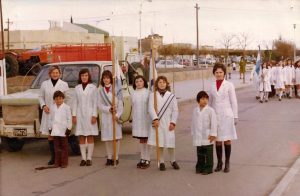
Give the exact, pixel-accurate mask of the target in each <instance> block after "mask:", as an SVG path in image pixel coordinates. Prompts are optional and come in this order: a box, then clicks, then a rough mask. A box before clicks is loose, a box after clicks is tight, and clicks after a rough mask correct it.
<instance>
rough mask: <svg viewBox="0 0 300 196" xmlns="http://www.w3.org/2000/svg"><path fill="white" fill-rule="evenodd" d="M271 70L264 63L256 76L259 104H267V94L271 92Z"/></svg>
mask: <svg viewBox="0 0 300 196" xmlns="http://www.w3.org/2000/svg"><path fill="white" fill-rule="evenodd" d="M270 77H271V70H270V69H269V68H268V64H267V63H266V62H264V63H263V64H262V65H261V69H260V71H259V74H258V78H259V91H260V103H263V102H264V100H265V102H268V101H269V99H268V97H269V92H271V83H270V82H271V81H270Z"/></svg>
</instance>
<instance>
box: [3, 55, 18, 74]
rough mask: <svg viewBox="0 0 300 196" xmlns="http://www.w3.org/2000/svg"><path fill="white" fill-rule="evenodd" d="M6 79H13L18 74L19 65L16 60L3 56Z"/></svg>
mask: <svg viewBox="0 0 300 196" xmlns="http://www.w3.org/2000/svg"><path fill="white" fill-rule="evenodd" d="M5 67H6V77H8V78H9V77H13V76H16V75H18V74H19V64H18V61H17V59H16V58H15V57H14V56H13V55H10V54H6V55H5Z"/></svg>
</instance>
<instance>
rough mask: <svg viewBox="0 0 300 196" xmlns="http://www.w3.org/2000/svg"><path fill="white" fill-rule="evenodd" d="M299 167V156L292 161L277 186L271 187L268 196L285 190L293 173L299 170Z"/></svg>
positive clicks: (276, 195) (277, 194)
mask: <svg viewBox="0 0 300 196" xmlns="http://www.w3.org/2000/svg"><path fill="white" fill-rule="evenodd" d="M299 169H300V157H298V159H297V160H296V161H295V162H294V164H293V165H292V167H291V168H290V169H289V171H288V172H287V173H286V174H285V175H284V176H283V178H282V179H281V180H280V182H279V183H278V184H277V186H276V187H275V188H274V189H273V191H272V192H271V194H270V195H269V196H280V195H283V193H284V192H285V191H286V189H287V188H288V186H289V185H290V183H291V182H292V180H293V179H294V177H295V175H296V174H297V173H298V172H299Z"/></svg>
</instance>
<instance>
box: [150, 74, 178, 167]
mask: <svg viewBox="0 0 300 196" xmlns="http://www.w3.org/2000/svg"><path fill="white" fill-rule="evenodd" d="M154 85H155V87H156V89H157V113H156V112H155V108H154V95H153V94H154V93H151V94H150V97H149V114H150V117H151V120H152V124H153V127H158V141H159V142H158V143H159V147H160V160H159V162H160V170H161V171H165V170H166V166H165V163H164V148H167V149H168V152H169V155H170V161H171V165H172V167H173V168H174V169H179V166H178V164H177V163H176V161H175V126H176V121H177V117H178V105H177V101H176V97H175V95H174V94H173V93H171V92H170V84H169V82H168V80H167V78H166V77H165V76H159V77H157V79H156V81H155V84H154ZM153 127H152V128H151V130H150V134H149V138H148V144H149V145H152V146H156V139H155V138H156V133H155V128H153Z"/></svg>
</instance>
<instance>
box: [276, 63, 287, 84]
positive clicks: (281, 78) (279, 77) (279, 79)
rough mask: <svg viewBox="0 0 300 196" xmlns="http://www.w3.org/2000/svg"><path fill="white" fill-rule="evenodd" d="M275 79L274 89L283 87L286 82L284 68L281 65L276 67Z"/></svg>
mask: <svg viewBox="0 0 300 196" xmlns="http://www.w3.org/2000/svg"><path fill="white" fill-rule="evenodd" d="M275 81H276V83H275V89H285V87H284V85H285V82H286V77H285V70H284V68H283V67H277V68H276V74H275Z"/></svg>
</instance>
